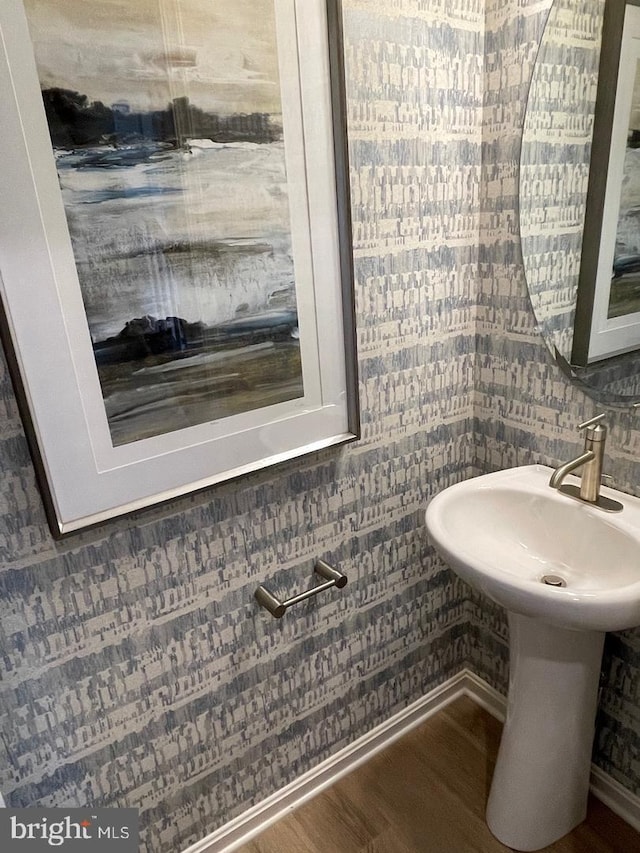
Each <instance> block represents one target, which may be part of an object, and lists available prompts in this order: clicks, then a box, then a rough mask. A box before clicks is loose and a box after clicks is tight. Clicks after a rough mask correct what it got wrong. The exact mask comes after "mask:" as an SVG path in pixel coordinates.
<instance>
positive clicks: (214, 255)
mask: <svg viewBox="0 0 640 853" xmlns="http://www.w3.org/2000/svg"><path fill="white" fill-rule="evenodd" d="M25 9H26V12H27V18H28V22H29V29H30V34H31V39H32V42H33V47H34V53H35V57H36V64H37V68H38V75H39V79H40V85H41V89H42V97H43V102H44V106H45V111H46V115H47V121H48V125H49V131H50V136H51V143H52V147H53V151H54V155H55V162H56V167H57V173H58V178H59V184H60V189H61V192H62V197H63V202H64V207H65V212H66V217H67V222H68V226H69V232H70V236H71V242H72V246H73V251H74V256H75V262H76V268H77V271H78V277H79V281H80V287H81V291H82V297H83V301H84V306H85V311H86V316H87V323H88V327H89V331H90V334H91V340H92V344H93V351H94V355H95V360H96V366H97V370H98V375H99V379H100V385H101V389H102V397H103V400H104V405H105V411H106V415H107V420H108V424H109V429H110V433H111V439H112V442H113V445H114V446H118V445H123V444H127V443H130V442H133V441H138V440H141V439H144V438H148V437H151V436H156V435H161V434H164V433H168V432H172V431H174V430H179V429H184V428H188V427H190V426H194V425H197V424H201V423H206V422H210V421H216V420H219V419H221V418H225V417H229V416H232V415H237V414H241V413H243V412H248V411H252V410H255V409H260V408H263V407H266V406H271V405H275V404H278V403H282V402H285V401H287V400H294V399H297V398H299V397H301V396H303V393H304V389H303V380H302V365H301V357H300V341H299V333H298V317H297V302H296V284H295V282H296V277H295V269H294V260H293V250H292V237H291V217H290V204H289V195H290V193H289V187H288V183H287V169H286V157H285V138H284V132H283V119H282V95H281V87H280V78H279V72H278V52H277V41H276V21H275V10H274V0H215V2H212V0H160V2H159V0H135V2H131V0H64V2H63V3H61V2H59V0H25Z"/></svg>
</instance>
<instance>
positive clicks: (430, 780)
mask: <svg viewBox="0 0 640 853" xmlns="http://www.w3.org/2000/svg"><path fill="white" fill-rule="evenodd" d="M500 731H501V725H500V723H498V722H497V721H496V720H495V719H494V718H493V717H492V716H491V715H490V714H488V713H487V712H486V711H484V710H483V709H482V708H480V707H479V706H478V705H477V704H476V703H475V702H473V701H472V700H471V699H468V698H461V699H458V700H456V701H455V702H453V703H452V704H451V705H449V706H447V707H446V708H445V709H444V710H442V711H440V712H438V713H437V714H435V715H434V716H433V717H431V718H429V719H428V720H427V721H426V722H425V723H423V724H422V725H421V726H419V727H418V728H416V729H414V730H413V731H412V732H410V733H409V734H407V735H405V736H404V737H403V738H402V739H400V740H398V741H397V742H396V743H395V744H392V745H391V746H390V747H388V748H387V749H386V750H384V751H383V752H380V753H379V754H378V755H376V756H374V757H373V758H372V759H371V760H370V761H368V762H367V763H366V764H363V765H362V766H361V767H359V768H357V769H356V770H355V771H354V772H353V773H351V774H350V775H348V776H345V777H344V778H343V779H341V780H340V781H339V782H337V783H336V784H335V785H334V786H333V787H331V788H328V789H327V790H326V791H325V792H323V793H322V794H319V795H318V796H317V797H315V798H314V799H313V800H311V801H309V802H308V803H306V804H305V805H303V806H301V807H300V808H299V809H297V810H296V811H294V812H292V813H291V814H290V815H288V816H287V817H285V818H283V819H282V820H280V821H279V822H278V823H276V824H274V825H273V826H271V827H270V828H269V829H267V830H266V831H265V832H264V833H263V834H262V835H259V836H257V837H256V838H255V839H253V841H251V842H250V843H248V844H246V845H245V846H243V847H242V848H240V849H239V850H238V851H237V853H478V851H481V853H501V851H508V850H509V849H510V848H508V847H505V846H504V845H503V844H501V843H500V842H499V841H497V840H496V839H495V838H494V837H493V836H492V835H491V833H490V832H489V829H488V828H487V826H486V824H485V822H484V811H485V806H486V801H487V796H488V792H489V784H490V781H491V774H492V771H493V765H494V763H495V758H496V754H497V750H498V743H499V740H500ZM544 849H545V850H546V851H550V853H640V834H638V833H637V832H635V831H634V830H633V829H632V828H631V827H630V826H629V825H628V824H626V823H624V821H622V820H621V819H620V818H619V817H617V816H616V815H615V814H613V812H611V811H610V810H609V809H608V808H607V807H606V806H604V805H602V804H601V803H600V802H599V801H598V800H596V799H595V798H593V797H592V798H591V799H590V802H589V814H588V817H587V820H586V821H585V822H584V823H583V824H581V825H580V826H579V827H577V828H576V829H574V830H573V832H571V833H570V834H569V835H567V836H565V837H564V838H562V839H560V841H556V842H555V844H552V845H550V846H549V847H545V848H544Z"/></svg>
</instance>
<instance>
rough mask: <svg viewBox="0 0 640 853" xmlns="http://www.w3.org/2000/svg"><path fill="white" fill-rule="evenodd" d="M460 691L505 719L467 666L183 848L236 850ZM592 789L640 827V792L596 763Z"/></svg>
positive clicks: (501, 705)
mask: <svg viewBox="0 0 640 853" xmlns="http://www.w3.org/2000/svg"><path fill="white" fill-rule="evenodd" d="M459 696H469V697H470V698H471V699H473V700H474V701H475V702H477V703H478V704H479V705H481V706H482V707H483V708H485V710H486V711H488V712H489V713H490V714H492V715H493V716H494V717H496V718H497V719H499V720H501V721H504V718H505V712H506V706H507V700H506V698H505V697H504V696H503V695H502V694H501V693H498V691H497V690H494V688H493V687H490V686H489V685H488V684H487V683H486V681H483V680H482V679H481V678H479V677H478V676H477V675H475V673H473V672H471V671H470V670H468V669H464V670H462V671H461V672H459V673H458V674H457V675H454V676H453V678H450V679H449V680H448V681H446V682H445V683H444V684H441V685H440V686H439V687H436V688H435V689H434V690H431V691H430V692H429V693H427V694H426V695H425V696H423V697H422V698H421V699H418V701H417V702H414V703H413V704H411V705H409V707H408V708H405V709H404V710H402V711H400V712H399V713H397V714H394V715H393V717H391V718H390V719H389V720H387V721H386V722H384V723H381V724H380V725H379V726H376V727H375V729H373V730H372V731H370V732H368V733H367V734H366V735H363V736H362V737H360V738H358V739H357V740H356V741H355V742H354V743H352V744H350V745H349V746H347V747H345V748H344V749H341V750H339V751H338V752H337V753H336V754H335V755H333V756H331V757H330V758H327V759H326V760H325V761H323V762H321V763H320V764H319V765H318V766H317V767H315V768H314V769H313V770H309V771H308V772H307V773H304V774H303V775H302V776H300V778H299V779H296V780H295V781H294V782H291V783H290V784H289V785H287V786H285V787H284V788H282V789H281V790H280V791H277V792H276V793H275V794H272V795H271V796H270V797H267V798H266V799H264V800H262V801H261V802H260V803H258V804H257V805H255V806H252V807H251V808H249V809H247V811H245V812H243V813H242V814H241V815H240V816H239V817H237V818H235V819H234V820H232V821H230V822H229V823H227V824H225V825H224V826H221V827H220V828H219V829H216V830H215V831H214V832H212V833H211V834H210V835H208V836H206V838H203V839H201V840H200V841H197V842H196V843H195V844H192V845H191V846H190V847H188V848H187V849H186V850H184V851H183V853H233V851H234V850H237V848H238V847H241V846H242V845H243V844H246V843H247V842H248V841H250V840H251V839H252V838H254V837H255V836H256V835H259V834H260V833H261V832H263V831H264V830H265V829H266V828H267V827H268V826H271V824H273V823H275V822H276V821H278V820H280V818H282V817H284V816H285V815H286V814H287V813H289V812H291V811H293V810H294V809H296V808H298V807H299V806H301V805H302V804H303V803H305V802H306V801H307V800H310V799H311V798H312V797H315V796H316V795H317V794H319V793H320V792H321V791H323V790H324V789H325V788H328V787H329V786H331V785H333V784H334V783H335V782H337V781H338V779H340V778H342V777H343V776H345V775H346V774H347V773H351V771H352V770H355V768H356V767H358V766H359V765H360V764H363V763H364V762H365V761H368V760H369V759H370V758H372V757H373V756H374V755H375V754H376V753H378V752H380V750H382V749H385V748H386V747H387V746H389V745H390V744H392V743H393V742H394V741H395V740H397V739H398V738H401V737H402V736H403V735H405V734H407V732H409V731H410V730H411V729H413V728H415V727H416V726H419V725H420V724H421V723H423V722H424V721H425V720H426V719H427V718H428V717H430V716H431V715H432V714H435V713H436V712H437V711H440V710H441V709H442V708H444V707H445V705H448V704H449V702H452V701H453V700H454V699H457V698H458V697H459ZM591 791H592V793H593V794H594V795H595V796H596V797H598V799H600V800H602V802H603V803H605V805H607V806H608V807H609V808H610V809H611V811H613V812H615V813H616V814H618V815H619V816H620V817H621V818H623V820H625V821H626V822H627V823H629V824H630V825H631V826H633V827H634V829H636V830H638V831H640V797H637V796H635V795H634V794H631V793H630V792H629V791H627V790H626V789H625V788H623V787H622V785H620V784H619V783H618V782H616V781H615V780H614V779H612V778H611V776H609V775H607V774H606V773H604V772H603V771H602V770H600V769H599V768H597V767H595V766H592V772H591Z"/></svg>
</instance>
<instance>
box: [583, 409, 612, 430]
mask: <svg viewBox="0 0 640 853" xmlns="http://www.w3.org/2000/svg"><path fill="white" fill-rule="evenodd" d="M606 417H607V416H606V414H605V413H604V412H602V414H600V415H596V416H595V417H594V418H589V420H588V421H585V422H584V423H583V424H578V429H586V428H587V427H590V426H595V425H596V424H599V423H602V421H603V420H604V419H605V418H606Z"/></svg>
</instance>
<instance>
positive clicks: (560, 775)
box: [487, 613, 605, 850]
mask: <svg viewBox="0 0 640 853" xmlns="http://www.w3.org/2000/svg"><path fill="white" fill-rule="evenodd" d="M509 631H510V664H509V699H508V706H507V721H506V723H505V727H504V731H503V733H502V740H501V742H500V751H499V753H498V761H497V763H496V768H495V772H494V776H493V782H492V785H491V793H490V795H489V803H488V806H487V823H488V825H489V829H490V830H491V832H492V833H493V834H494V835H495V836H496V838H498V839H499V840H500V841H502V843H503V844H506V845H507V846H508V847H513V848H514V849H515V850H539V849H540V848H542V847H546V846H547V845H548V844H551V843H552V842H554V841H556V840H557V839H558V838H561V837H562V836H563V835H566V833H567V832H570V831H571V830H572V829H573V828H574V827H575V826H577V824H579V823H581V821H583V820H584V818H585V816H586V813H587V794H588V791H589V777H590V770H591V750H592V746H593V735H594V727H595V717H596V709H597V704H598V684H599V678H600V666H601V660H602V648H603V644H604V636H605V635H604V633H603V632H600V631H569V630H567V629H563V628H555V627H554V626H552V625H547V624H545V623H544V622H540V621H538V620H536V619H531V618H529V617H527V616H520V615H519V614H515V613H509Z"/></svg>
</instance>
